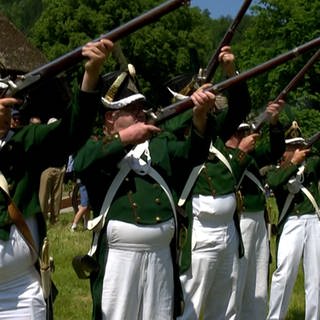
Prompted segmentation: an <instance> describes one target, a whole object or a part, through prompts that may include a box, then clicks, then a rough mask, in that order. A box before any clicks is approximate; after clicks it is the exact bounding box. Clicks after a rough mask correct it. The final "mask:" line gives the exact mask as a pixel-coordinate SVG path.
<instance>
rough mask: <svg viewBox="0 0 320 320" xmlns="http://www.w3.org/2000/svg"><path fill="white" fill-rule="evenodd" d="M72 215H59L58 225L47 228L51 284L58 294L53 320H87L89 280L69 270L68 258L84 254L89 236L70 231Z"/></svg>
mask: <svg viewBox="0 0 320 320" xmlns="http://www.w3.org/2000/svg"><path fill="white" fill-rule="evenodd" d="M72 219H73V213H63V214H60V218H59V222H58V223H57V224H55V225H54V226H49V228H48V237H49V241H50V250H51V254H52V255H53V257H54V262H55V272H54V273H53V281H54V283H55V285H56V287H57V288H58V291H59V294H58V296H57V298H56V301H55V303H54V312H55V319H57V320H86V319H91V295H90V287H89V280H80V279H79V278H78V277H77V275H76V273H75V272H74V270H73V268H72V264H71V262H72V258H73V257H74V256H76V255H79V254H85V253H87V252H88V250H89V248H90V243H91V233H89V232H88V231H85V232H84V231H82V228H81V227H80V228H79V230H80V231H77V232H71V231H70V226H71V222H72Z"/></svg>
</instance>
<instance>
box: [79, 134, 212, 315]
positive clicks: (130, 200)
mask: <svg viewBox="0 0 320 320" xmlns="http://www.w3.org/2000/svg"><path fill="white" fill-rule="evenodd" d="M208 145H209V143H208V141H206V140H204V139H203V138H201V137H200V136H198V135H197V134H195V133H194V132H193V134H192V135H191V137H190V139H188V140H185V141H177V140H176V139H175V137H174V136H173V135H171V134H169V133H166V132H163V133H160V134H159V135H158V136H156V137H154V138H152V139H151V141H150V145H149V150H150V154H151V166H152V167H153V168H154V169H155V170H156V171H157V172H158V173H159V174H160V175H161V176H162V177H163V179H164V180H165V181H166V183H167V184H168V185H169V187H171V189H172V191H173V196H174V200H175V201H176V193H177V192H176V191H177V189H180V188H181V184H183V182H184V180H185V179H186V176H187V174H188V173H189V171H190V168H191V167H193V166H194V165H195V164H197V163H198V162H199V161H203V159H204V158H205V156H206V153H207V152H206V150H207V149H208ZM128 151H129V150H128V149H126V148H124V147H123V145H122V143H121V141H120V140H119V139H116V140H114V141H112V142H107V143H104V142H103V141H92V140H89V141H88V142H87V144H86V145H85V146H84V147H83V148H81V150H79V152H78V153H77V155H76V156H75V160H74V168H75V171H76V172H77V174H78V175H79V177H80V179H81V181H82V182H83V184H84V185H85V186H86V188H87V191H88V197H89V201H90V204H91V206H92V209H93V213H94V216H98V215H99V213H100V209H101V206H102V203H103V200H104V198H105V195H106V193H107V191H108V189H109V187H110V184H111V183H112V181H113V179H114V177H115V175H116V174H117V172H118V170H119V169H118V167H117V164H118V162H119V161H120V160H121V159H122V158H123V157H124V156H125V155H126V154H127V152H128ZM172 217H173V212H172V208H171V205H170V202H169V200H168V198H167V196H166V195H165V193H164V191H163V190H162V188H161V186H160V185H159V184H158V183H157V182H156V181H154V180H153V179H152V178H151V177H150V176H148V175H144V176H141V175H138V174H136V173H135V172H134V171H130V173H129V174H128V176H127V177H126V178H125V180H124V181H123V183H122V184H121V186H120V188H119V189H118V191H117V192H116V195H115V197H114V199H113V202H112V204H111V207H110V210H109V212H108V216H107V220H109V219H116V220H121V221H124V222H128V223H134V224H156V223H159V222H163V221H167V220H168V219H171V218H172ZM102 243H103V244H102ZM105 243H106V239H105V232H104V231H101V233H100V239H99V244H98V249H97V251H96V255H97V260H98V262H99V265H100V270H99V272H98V273H92V274H91V289H92V296H93V318H94V319H100V318H101V293H102V283H103V276H104V267H105V254H106V246H105ZM176 276H178V272H176ZM177 278H178V277H177Z"/></svg>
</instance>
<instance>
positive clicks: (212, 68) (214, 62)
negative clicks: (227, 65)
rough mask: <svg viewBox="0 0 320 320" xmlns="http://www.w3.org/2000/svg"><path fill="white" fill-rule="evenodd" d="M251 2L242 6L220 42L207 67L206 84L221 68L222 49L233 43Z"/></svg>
mask: <svg viewBox="0 0 320 320" xmlns="http://www.w3.org/2000/svg"><path fill="white" fill-rule="evenodd" d="M251 2H252V0H245V1H244V3H243V4H242V6H241V8H240V9H239V11H238V13H237V15H236V16H235V18H234V19H233V21H232V23H231V25H230V26H229V28H228V30H227V32H226V33H225V35H224V37H223V38H222V40H221V41H220V43H219V45H218V47H217V49H216V51H215V53H214V54H213V55H212V57H211V59H210V61H209V63H208V65H207V67H206V78H205V81H204V83H208V82H211V80H212V78H213V76H214V73H215V72H216V70H217V68H218V66H219V54H220V51H221V48H222V47H224V46H226V45H228V44H229V43H230V42H231V40H232V38H233V36H234V33H235V31H236V29H237V27H238V25H239V23H240V22H241V20H242V18H243V16H244V15H245V13H246V12H247V10H248V8H249V6H250V4H251Z"/></svg>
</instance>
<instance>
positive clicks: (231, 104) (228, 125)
mask: <svg viewBox="0 0 320 320" xmlns="http://www.w3.org/2000/svg"><path fill="white" fill-rule="evenodd" d="M226 95H227V97H228V108H226V109H223V110H222V111H220V112H218V113H216V114H214V115H212V116H209V118H208V136H209V137H210V139H211V140H212V141H213V144H214V146H215V147H216V148H217V149H219V150H220V151H221V152H222V153H223V154H224V155H225V156H226V157H228V152H227V151H226V149H225V146H224V143H225V142H226V141H227V140H228V139H229V138H230V136H231V135H232V134H233V133H234V132H235V130H236V129H237V127H238V125H239V124H240V123H241V122H243V121H244V120H245V118H246V116H247V115H248V114H249V112H250V109H251V101H250V96H249V92H248V88H247V85H246V84H245V83H239V84H236V85H234V86H232V87H230V88H229V89H228V90H227V92H226ZM188 113H189V115H188ZM190 117H191V112H190V111H187V112H185V113H184V114H182V115H181V116H179V117H176V118H174V119H172V121H170V122H168V123H167V124H166V127H167V128H169V130H171V131H172V132H174V133H175V134H176V135H177V136H178V137H180V138H181V137H183V135H184V134H185V133H186V128H187V127H188V125H189V126H190ZM181 128H184V130H182V129H181ZM217 136H218V138H217ZM237 156H238V157H239V161H240V162H241V161H242V158H243V157H244V156H245V154H244V153H243V152H240V151H238V154H237ZM235 186H236V179H235V177H234V176H233V175H232V174H231V173H230V171H229V170H228V168H227V167H226V166H225V165H224V164H223V163H222V162H221V161H220V160H219V159H218V158H217V157H214V158H212V157H211V156H210V155H209V156H208V158H207V160H206V167H205V168H204V169H203V170H202V171H201V173H200V175H199V177H198V179H197V181H196V182H195V184H194V187H193V189H192V190H191V192H190V195H189V197H188V199H187V201H186V204H185V209H186V212H187V215H188V217H189V227H188V233H187V241H186V244H185V245H184V247H183V250H182V259H181V267H180V272H181V273H183V272H185V271H186V270H187V269H188V268H189V267H190V265H191V239H192V220H193V215H192V201H191V199H192V195H197V194H202V195H224V194H228V193H232V192H234V191H235ZM236 227H237V229H238V231H239V225H238V223H237V222H236ZM239 250H240V251H242V249H241V248H240V249H239Z"/></svg>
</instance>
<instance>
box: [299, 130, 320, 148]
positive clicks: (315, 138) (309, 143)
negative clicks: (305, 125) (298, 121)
mask: <svg viewBox="0 0 320 320" xmlns="http://www.w3.org/2000/svg"><path fill="white" fill-rule="evenodd" d="M319 140H320V131H318V132H316V133H315V134H313V135H312V136H311V137H310V138H309V139H307V140H306V141H305V143H304V145H303V147H304V149H309V148H311V147H312V145H313V144H314V143H316V142H317V141H319Z"/></svg>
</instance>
